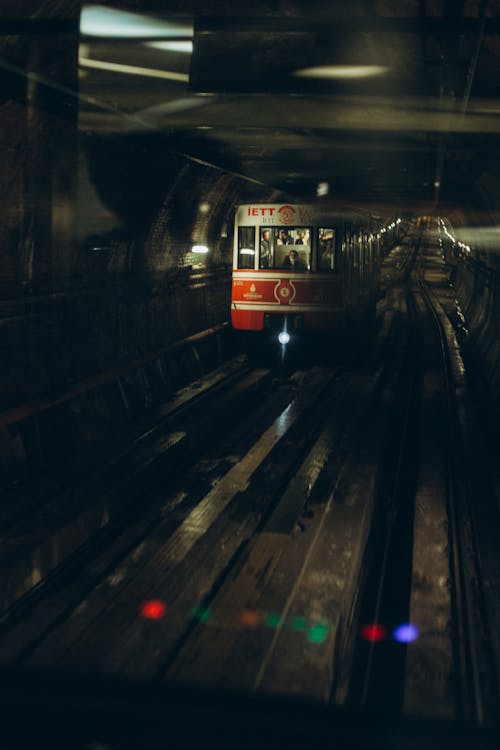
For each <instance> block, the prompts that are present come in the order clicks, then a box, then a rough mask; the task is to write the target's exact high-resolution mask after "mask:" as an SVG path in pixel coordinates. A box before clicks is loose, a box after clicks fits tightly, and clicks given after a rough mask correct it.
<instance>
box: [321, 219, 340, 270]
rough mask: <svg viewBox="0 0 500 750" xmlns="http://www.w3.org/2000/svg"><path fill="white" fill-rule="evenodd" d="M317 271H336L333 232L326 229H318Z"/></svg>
mask: <svg viewBox="0 0 500 750" xmlns="http://www.w3.org/2000/svg"><path fill="white" fill-rule="evenodd" d="M318 270H319V271H336V270H337V258H336V254H335V230H334V229H329V228H328V227H320V228H319V229H318Z"/></svg>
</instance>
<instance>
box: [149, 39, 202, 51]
mask: <svg viewBox="0 0 500 750" xmlns="http://www.w3.org/2000/svg"><path fill="white" fill-rule="evenodd" d="M144 45H145V46H146V47H154V49H161V50H163V51H165V52H189V53H190V54H191V53H192V51H193V42H191V41H190V40H189V39H185V40H183V41H171V42H144Z"/></svg>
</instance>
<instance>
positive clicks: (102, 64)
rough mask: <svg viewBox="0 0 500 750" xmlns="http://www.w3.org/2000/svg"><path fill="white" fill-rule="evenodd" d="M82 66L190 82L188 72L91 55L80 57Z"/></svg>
mask: <svg viewBox="0 0 500 750" xmlns="http://www.w3.org/2000/svg"><path fill="white" fill-rule="evenodd" d="M78 62H79V64H80V66H81V67H82V68H94V69H96V70H110V71H111V72H113V73H124V74H125V75H131V76H144V77H145V78H163V79H165V80H167V81H178V82H179V83H189V74H188V73H178V72H177V71H175V70H158V69H157V68H141V67H139V66H137V65H124V64H123V63H111V62H106V61H104V60H92V59H91V58H89V57H80V58H79V60H78Z"/></svg>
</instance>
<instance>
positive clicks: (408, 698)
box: [0, 234, 498, 726]
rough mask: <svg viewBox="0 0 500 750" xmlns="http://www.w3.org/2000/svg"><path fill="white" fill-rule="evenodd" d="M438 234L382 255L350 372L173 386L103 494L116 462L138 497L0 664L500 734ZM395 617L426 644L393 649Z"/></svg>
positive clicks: (11, 640)
mask: <svg viewBox="0 0 500 750" xmlns="http://www.w3.org/2000/svg"><path fill="white" fill-rule="evenodd" d="M434 244H436V243H434V242H433V238H432V237H430V236H419V235H417V234H413V235H412V234H410V235H408V237H407V238H406V239H405V242H404V243H403V245H402V246H401V247H400V248H398V249H397V250H396V251H395V252H394V254H393V256H392V257H391V258H389V261H388V264H387V273H386V277H385V286H386V294H385V297H384V300H383V301H382V303H381V304H380V316H381V320H380V327H379V335H378V339H377V341H376V342H375V345H374V346H373V349H372V352H371V354H370V356H368V355H367V357H366V360H365V365H364V366H359V367H356V368H351V369H345V368H339V367H335V368H332V367H313V368H311V369H309V370H307V371H296V372H294V373H291V374H290V376H289V377H286V378H285V377H276V374H275V373H272V372H271V371H269V370H267V369H262V368H261V369H252V368H249V367H248V366H247V365H246V364H244V363H241V368H235V370H234V372H232V374H231V376H230V377H228V379H227V380H224V379H223V378H222V379H221V380H220V382H219V385H218V386H217V388H214V389H212V390H211V389H210V388H208V389H207V395H206V397H205V396H204V395H203V393H201V392H200V395H199V396H197V397H196V398H194V399H193V400H192V401H191V399H190V398H188V397H187V395H186V394H184V395H186V398H185V403H184V404H183V405H179V408H178V409H175V408H173V409H172V411H171V413H169V414H165V415H164V417H165V418H164V419H163V420H162V422H161V426H157V427H156V428H155V429H154V430H153V431H152V432H148V433H147V434H145V435H144V438H143V439H142V440H141V441H139V443H140V445H141V449H143V450H144V451H145V452H144V453H143V454H142V456H143V457H142V460H141V461H139V464H140V467H141V468H140V471H138V472H137V474H136V479H135V480H134V481H133V482H131V481H130V479H129V478H128V477H129V476H130V475H127V476H126V477H125V478H122V481H121V482H120V481H118V490H117V489H116V486H115V485H114V484H113V482H114V480H115V479H116V478H117V476H118V480H120V476H119V475H120V471H125V469H126V467H127V462H128V461H129V460H130V459H129V456H128V455H127V456H125V457H124V458H123V460H122V463H121V464H118V467H119V468H118V470H117V468H116V466H115V468H114V470H113V472H112V475H110V478H109V482H110V486H113V487H114V489H113V492H117V491H118V492H124V491H126V492H128V493H129V494H130V497H131V498H135V501H134V502H131V504H130V505H127V504H126V507H127V508H128V510H127V511H126V512H124V513H123V514H122V515H121V519H120V521H117V523H116V524H113V525H109V527H107V528H106V530H105V531H103V532H102V533H100V534H98V535H96V536H95V538H93V539H91V540H89V542H88V544H86V545H83V546H82V547H81V549H80V551H79V553H78V555H76V556H75V557H73V558H71V559H70V560H68V561H67V562H66V563H65V564H64V565H61V566H55V567H54V570H53V572H52V573H51V575H50V576H48V577H47V578H46V579H45V580H44V581H43V582H41V583H40V585H39V586H38V587H35V588H34V589H32V590H31V591H30V592H29V593H27V594H25V595H24V596H21V597H19V598H18V599H17V600H16V602H15V603H14V604H13V605H12V606H11V607H10V608H9V610H8V611H6V612H5V613H4V617H3V620H2V622H1V623H0V663H1V664H2V665H3V666H5V667H8V668H9V669H16V670H21V671H26V672H27V673H28V672H29V670H32V669H34V668H36V669H49V670H51V671H54V670H56V671H62V672H63V673H67V672H72V673H76V674H82V673H86V674H97V675H101V676H104V675H105V676H115V675H116V676H120V677H126V678H132V677H133V678H137V677H140V678H147V679H149V680H153V681H155V682H157V683H162V684H163V685H165V686H167V687H173V688H175V687H176V686H180V685H188V686H192V685H198V686H199V685H202V686H203V685H205V686H206V685H208V686H209V687H211V688H212V687H213V688H216V687H225V688H228V687H229V688H231V689H237V690H239V691H242V693H243V694H245V695H248V694H252V693H259V694H260V693H263V694H266V695H269V694H272V695H287V696H294V697H300V698H306V699H309V700H312V701H314V702H317V703H320V704H323V705H326V706H330V707H338V706H351V707H355V708H356V709H358V708H362V709H364V710H368V711H370V710H380V709H382V711H383V712H384V713H386V714H389V715H392V716H402V715H403V716H404V715H406V716H422V715H423V716H431V717H436V718H440V719H445V720H454V721H462V720H465V721H466V722H468V723H470V724H471V725H477V726H483V725H486V726H490V725H492V724H495V718H494V713H495V712H494V705H495V700H496V697H497V694H496V693H495V690H496V677H495V670H494V664H495V659H496V658H497V654H498V649H497V644H496V642H495V639H494V637H493V636H492V634H491V632H490V631H491V627H490V626H489V625H488V617H487V615H488V613H491V610H492V604H491V601H490V600H488V597H486V598H485V596H483V594H484V591H483V589H482V583H481V581H482V575H483V573H484V564H483V563H481V559H484V553H481V552H480V551H479V550H478V544H479V542H478V541H477V539H476V538H475V530H476V529H477V527H478V523H477V519H476V518H475V517H474V510H473V509H471V508H470V499H469V495H468V492H466V489H467V487H469V485H470V477H468V476H465V475H464V470H463V467H464V461H465V459H464V450H465V449H464V447H463V440H462V439H461V437H460V435H461V432H462V429H463V414H462V413H461V411H460V410H461V406H463V404H462V398H463V391H464V388H465V385H464V382H463V378H462V375H463V373H462V370H461V367H462V365H461V364H460V359H459V356H458V355H459V352H458V347H457V345H456V341H455V340H453V337H452V335H451V334H452V331H451V329H450V326H449V323H448V322H447V318H446V317H445V316H444V313H443V310H442V309H441V308H440V305H439V302H438V300H437V297H438V296H439V294H440V290H442V289H443V288H444V287H445V286H446V273H445V269H444V267H443V266H442V264H441V256H438V255H437V245H436V248H435V247H434ZM201 390H203V389H201ZM173 435H181V437H179V439H178V440H177V441H175V442H174V443H173V448H172V449H173V453H172V454H171V455H172V456H173V457H174V459H173V461H165V450H164V448H165V441H167V442H168V440H170V441H172V436H173ZM175 446H176V447H175ZM167 453H168V451H167ZM134 455H135V454H134ZM148 456H149V459H151V460H149V459H148ZM135 460H136V461H138V460H139V459H138V458H137V455H135ZM155 466H156V467H157V470H156V471H154V472H153V477H154V478H151V477H150V475H149V469H150V468H151V467H153V469H154V467H155ZM95 481H98V480H97V479H96V480H95ZM87 486H88V487H91V486H97V485H95V484H94V485H92V484H91V483H90V484H89V485H87ZM110 491H111V490H110ZM101 492H102V491H101ZM141 493H142V497H143V498H144V502H143V503H142V504H141V503H139V505H138V504H137V498H138V497H141ZM469 494H470V493H469ZM481 554H482V557H481ZM480 558H481V559H480ZM482 564H483V567H482V568H481V565H482ZM488 602H489V603H488ZM478 612H479V613H480V615H478ZM478 620H481V624H480V627H479V624H478ZM405 623H412V624H413V625H415V627H416V628H417V629H418V637H416V639H415V640H414V641H413V642H411V643H405V644H402V643H399V642H396V641H395V640H394V639H393V637H392V632H393V631H394V629H395V628H396V627H397V626H398V625H401V624H405ZM367 626H368V628H371V630H368V631H367V630H366V627H367ZM377 628H378V630H377ZM366 633H368V634H371V636H370V637H368V638H365V635H366ZM377 633H378V635H376V634H377ZM363 634H365V635H363ZM378 636H380V637H378Z"/></svg>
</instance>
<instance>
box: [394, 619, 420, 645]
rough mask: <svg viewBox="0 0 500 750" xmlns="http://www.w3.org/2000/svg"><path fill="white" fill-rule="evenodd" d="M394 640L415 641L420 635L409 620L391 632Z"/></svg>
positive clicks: (401, 641)
mask: <svg viewBox="0 0 500 750" xmlns="http://www.w3.org/2000/svg"><path fill="white" fill-rule="evenodd" d="M392 635H393V637H394V640H396V641H399V643H411V642H412V641H415V640H416V639H417V638H418V636H419V635H420V633H419V631H418V628H417V627H416V626H415V625H412V623H411V622H408V623H404V624H403V625H399V626H398V627H397V628H396V629H395V630H394V631H393V633H392Z"/></svg>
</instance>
